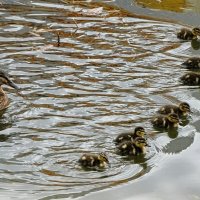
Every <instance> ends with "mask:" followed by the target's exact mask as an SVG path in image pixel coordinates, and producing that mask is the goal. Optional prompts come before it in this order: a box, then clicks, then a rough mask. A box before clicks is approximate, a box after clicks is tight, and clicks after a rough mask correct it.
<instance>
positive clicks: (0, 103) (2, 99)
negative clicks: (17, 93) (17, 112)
mask: <svg viewBox="0 0 200 200" xmlns="http://www.w3.org/2000/svg"><path fill="white" fill-rule="evenodd" d="M2 85H8V86H10V87H12V88H14V89H16V90H18V89H19V88H18V87H17V85H15V83H14V82H13V81H11V80H10V79H9V77H8V75H7V74H6V73H5V72H3V71H0V110H4V109H6V108H7V107H8V106H9V100H8V97H7V95H6V93H5V92H4V91H3V89H2Z"/></svg>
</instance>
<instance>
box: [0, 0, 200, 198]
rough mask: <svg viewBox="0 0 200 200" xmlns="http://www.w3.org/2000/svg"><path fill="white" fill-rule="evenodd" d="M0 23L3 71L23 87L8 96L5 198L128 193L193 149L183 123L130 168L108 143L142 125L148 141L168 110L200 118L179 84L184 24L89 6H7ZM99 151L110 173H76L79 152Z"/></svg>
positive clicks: (2, 131) (186, 48) (0, 10)
mask: <svg viewBox="0 0 200 200" xmlns="http://www.w3.org/2000/svg"><path fill="white" fill-rule="evenodd" d="M0 16H1V20H0V51H1V54H0V58H1V60H0V64H1V66H2V69H4V70H6V71H8V72H9V74H10V75H11V76H13V79H15V82H16V83H17V84H18V85H20V87H21V88H22V94H21V96H20V95H18V94H15V93H14V92H13V91H8V92H7V93H8V95H9V98H10V99H11V102H12V103H11V106H10V108H9V109H8V110H7V111H6V115H5V116H4V117H3V118H2V121H0V127H1V128H0V141H1V136H2V140H4V142H2V143H1V148H0V151H1V153H0V160H1V163H0V169H1V174H2V178H1V179H0V188H1V189H0V190H1V196H2V197H10V198H15V197H16V196H20V198H21V199H23V198H24V199H27V197H28V198H30V199H43V200H44V199H59V198H68V197H79V196H83V195H85V194H88V193H91V192H96V191H99V190H103V189H106V188H114V187H116V186H118V185H122V184H125V183H126V184H129V183H131V182H134V180H136V179H139V178H141V177H143V176H144V175H145V174H150V173H151V171H153V170H151V169H154V166H155V165H156V166H158V165H160V163H162V160H164V159H165V156H168V154H170V153H173V152H175V153H180V152H181V151H184V150H186V149H188V147H189V146H191V144H192V142H193V139H187V137H189V136H190V132H191V130H193V129H194V127H193V126H189V125H188V124H187V123H186V124H185V125H184V126H181V127H180V128H179V129H178V130H177V131H174V132H173V131H172V132H171V131H170V132H169V133H166V132H164V133H160V134H157V135H153V136H151V143H152V145H151V147H150V148H149V149H148V152H147V154H146V155H144V156H139V157H136V158H134V159H133V160H130V159H123V158H121V156H119V155H117V154H116V152H115V145H114V143H113V139H114V138H116V136H117V135H118V134H119V133H122V132H127V131H130V129H131V130H132V129H133V128H134V127H136V126H139V125H140V126H141V125H142V126H144V127H145V129H147V131H148V132H152V131H153V130H154V129H153V128H152V126H151V124H150V123H149V120H148V119H149V116H153V115H154V113H155V111H156V110H157V109H158V107H160V106H161V105H163V104H165V103H174V104H177V103H178V102H179V101H187V102H188V103H190V104H191V105H192V106H194V107H195V109H197V110H198V103H194V101H195V100H194V99H192V98H191V93H190V92H188V88H187V87H184V86H183V85H181V83H180V82H179V77H180V76H181V75H182V74H183V73H184V72H185V71H186V70H185V69H184V68H182V66H181V63H182V62H183V61H185V59H187V58H188V57H189V56H191V54H192V53H193V51H192V49H191V45H190V43H189V42H186V43H185V42H184V43H183V42H180V41H178V40H177V38H176V35H175V33H176V31H177V29H180V28H182V26H181V25H179V24H175V23H170V22H165V21H163V22H162V21H157V20H155V19H151V18H148V17H143V16H141V17H139V16H136V15H134V14H130V13H128V12H125V11H123V10H120V9H119V8H116V7H113V6H108V5H106V4H104V3H95V2H89V1H82V2H78V1H53V0H48V1H45V2H44V1H39V0H34V1H22V0H21V1H5V0H4V1H3V2H2V4H1V7H0ZM58 35H59V37H58ZM58 38H59V42H58ZM169 77H170V78H169ZM199 110H200V109H199ZM194 116H196V115H194ZM10 118H14V120H13V121H12V123H10V122H7V121H9V119H10ZM198 118H199V117H198V115H197V117H196V118H195V120H198ZM4 120H5V121H4ZM193 120H194V119H193V118H192V119H191V120H190V121H189V124H190V123H191V122H192V121H193ZM9 135H10V136H12V140H11V139H10V140H9V139H8V138H9ZM167 135H168V136H169V137H168V136H167ZM7 137H8V138H7ZM7 139H8V140H7ZM180 144H181V145H180ZM177 145H178V146H179V148H177V149H176V148H175V147H176V146H177ZM102 150H103V151H105V152H106V153H108V156H109V160H110V163H111V167H109V168H108V169H106V170H104V171H100V172H99V171H91V170H90V171H85V170H81V169H79V168H77V167H76V165H77V160H78V159H79V157H80V156H81V155H82V154H83V153H88V152H101V151H102ZM10 183H12V184H10ZM11 191H12V192H11Z"/></svg>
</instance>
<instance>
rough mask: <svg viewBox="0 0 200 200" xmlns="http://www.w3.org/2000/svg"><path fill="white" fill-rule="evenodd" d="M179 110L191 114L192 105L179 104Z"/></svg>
mask: <svg viewBox="0 0 200 200" xmlns="http://www.w3.org/2000/svg"><path fill="white" fill-rule="evenodd" d="M179 109H180V110H181V111H183V112H190V111H191V110H190V105H189V104H188V103H186V102H182V103H180V104H179Z"/></svg>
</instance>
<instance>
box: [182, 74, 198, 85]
mask: <svg viewBox="0 0 200 200" xmlns="http://www.w3.org/2000/svg"><path fill="white" fill-rule="evenodd" d="M180 80H181V81H182V82H183V84H185V85H200V74H198V73H194V72H189V73H186V74H185V75H183V76H182V77H181V78H180Z"/></svg>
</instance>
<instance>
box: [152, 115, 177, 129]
mask: <svg viewBox="0 0 200 200" xmlns="http://www.w3.org/2000/svg"><path fill="white" fill-rule="evenodd" d="M151 123H152V124H153V126H155V127H157V128H166V129H167V128H175V127H178V124H179V117H178V115H177V114H175V113H170V114H168V115H167V116H162V115H161V116H157V117H154V118H153V119H152V121H151Z"/></svg>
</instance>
